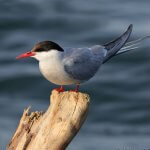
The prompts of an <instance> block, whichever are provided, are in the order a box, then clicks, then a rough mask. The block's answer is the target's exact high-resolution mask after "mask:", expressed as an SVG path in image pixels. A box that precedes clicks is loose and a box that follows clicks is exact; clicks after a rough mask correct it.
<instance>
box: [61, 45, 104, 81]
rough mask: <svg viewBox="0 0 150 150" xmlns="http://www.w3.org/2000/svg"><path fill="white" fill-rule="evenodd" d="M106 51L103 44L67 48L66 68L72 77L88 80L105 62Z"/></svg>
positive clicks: (64, 61)
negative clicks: (90, 46)
mask: <svg viewBox="0 0 150 150" xmlns="http://www.w3.org/2000/svg"><path fill="white" fill-rule="evenodd" d="M105 51H106V50H105V49H104V48H103V47H101V46H94V47H92V48H73V49H71V48H70V49H66V50H65V54H64V59H63V63H64V69H65V71H66V72H67V73H68V74H69V75H70V76H71V77H72V78H74V79H77V80H80V81H86V80H88V79H90V78H91V77H93V76H94V74H95V73H96V72H97V70H98V68H99V67H100V65H101V64H102V62H103V58H104V56H105Z"/></svg>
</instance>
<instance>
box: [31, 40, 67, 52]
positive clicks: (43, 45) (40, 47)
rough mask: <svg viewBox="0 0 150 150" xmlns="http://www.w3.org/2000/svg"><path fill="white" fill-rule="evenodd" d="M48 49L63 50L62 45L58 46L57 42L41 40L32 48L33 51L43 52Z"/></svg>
mask: <svg viewBox="0 0 150 150" xmlns="http://www.w3.org/2000/svg"><path fill="white" fill-rule="evenodd" d="M50 50H57V51H62V52H63V51H64V50H63V48H62V47H60V46H59V45H58V44H57V43H55V42H52V41H43V42H39V43H37V44H36V45H35V46H34V48H33V49H32V51H33V52H44V51H50Z"/></svg>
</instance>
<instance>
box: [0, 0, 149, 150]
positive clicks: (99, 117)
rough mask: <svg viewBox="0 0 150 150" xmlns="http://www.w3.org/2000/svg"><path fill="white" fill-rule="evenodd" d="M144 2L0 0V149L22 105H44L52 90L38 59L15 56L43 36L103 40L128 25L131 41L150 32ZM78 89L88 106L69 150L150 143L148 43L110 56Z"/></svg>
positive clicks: (140, 149)
mask: <svg viewBox="0 0 150 150" xmlns="http://www.w3.org/2000/svg"><path fill="white" fill-rule="evenodd" d="M149 7H150V1H148V0H142V1H141V0H126V1H124V0H111V1H110V0H30V1H29V0H11V1H5V0H0V149H1V150H3V149H5V147H6V145H7V144H8V141H9V139H10V138H11V136H12V134H13V132H14V131H15V129H16V127H17V125H18V121H19V120H20V117H21V115H22V112H23V110H24V108H27V107H28V106H29V105H30V106H32V111H34V110H46V109H47V107H48V105H49V95H50V93H51V90H52V88H55V87H57V86H56V85H53V84H52V83H50V82H48V81H47V80H45V79H44V78H43V77H42V76H41V74H40V72H39V69H38V63H37V61H36V60H34V59H24V60H16V59H15V57H16V56H17V55H19V54H21V53H23V52H26V51H28V50H31V48H32V47H33V45H34V44H35V43H36V42H39V41H43V40H52V41H55V42H57V43H59V44H60V45H61V46H64V47H65V46H66V47H67V46H72V47H73V46H74V47H81V46H91V45H94V44H104V43H106V42H108V41H110V40H112V39H114V38H116V37H118V36H119V35H120V34H122V33H123V32H124V31H125V30H126V28H127V27H128V25H129V24H130V23H132V24H133V25H134V30H133V33H132V35H131V38H130V41H131V40H134V39H137V38H139V37H143V36H145V35H150V9H149ZM66 88H67V89H69V88H74V86H71V87H70V86H67V87H66ZM80 90H81V91H82V92H86V93H88V94H89V95H90V96H91V105H90V111H89V115H88V118H87V120H86V122H85V124H84V126H83V127H82V129H81V131H80V132H79V134H78V135H77V136H76V137H75V139H74V140H73V141H72V143H71V144H70V145H69V148H68V149H69V150H98V149H100V150H123V149H125V148H126V149H127V148H128V149H129V148H130V149H132V150H144V149H148V148H150V142H149V140H150V44H149V47H145V48H140V49H137V50H135V51H132V52H129V53H126V54H123V55H120V56H117V57H114V58H113V59H111V60H110V61H109V62H108V63H106V64H104V65H103V66H102V67H101V69H100V70H99V72H98V73H97V74H96V76H95V77H94V78H92V79H91V80H90V81H89V82H87V83H85V84H83V85H82V86H81V89H80Z"/></svg>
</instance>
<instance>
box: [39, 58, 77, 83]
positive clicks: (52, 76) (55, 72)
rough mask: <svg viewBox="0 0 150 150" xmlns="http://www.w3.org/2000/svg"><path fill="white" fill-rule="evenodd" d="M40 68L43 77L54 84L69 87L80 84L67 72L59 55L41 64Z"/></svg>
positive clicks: (42, 61)
mask: <svg viewBox="0 0 150 150" xmlns="http://www.w3.org/2000/svg"><path fill="white" fill-rule="evenodd" d="M39 68H40V71H41V73H42V74H43V76H44V77H45V78H46V79H47V80H49V81H50V82H52V83H55V84H58V85H69V84H75V83H78V81H76V80H74V79H72V78H71V77H70V76H69V75H68V74H67V73H66V72H65V71H64V66H63V64H62V62H61V59H60V57H59V55H55V56H53V57H50V58H48V59H43V60H41V61H40V62H39Z"/></svg>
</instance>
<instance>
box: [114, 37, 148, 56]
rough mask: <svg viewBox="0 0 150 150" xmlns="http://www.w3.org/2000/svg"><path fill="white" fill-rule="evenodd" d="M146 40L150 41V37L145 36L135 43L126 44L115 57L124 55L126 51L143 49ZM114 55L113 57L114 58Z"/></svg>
mask: <svg viewBox="0 0 150 150" xmlns="http://www.w3.org/2000/svg"><path fill="white" fill-rule="evenodd" d="M147 39H150V36H145V37H143V38H140V39H137V40H135V41H131V42H128V43H126V44H125V45H124V47H122V48H121V49H120V50H119V51H118V52H117V53H116V55H119V54H122V53H125V52H128V51H131V50H135V49H137V48H141V47H144V46H146V40H147ZM116 55H115V56H116Z"/></svg>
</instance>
